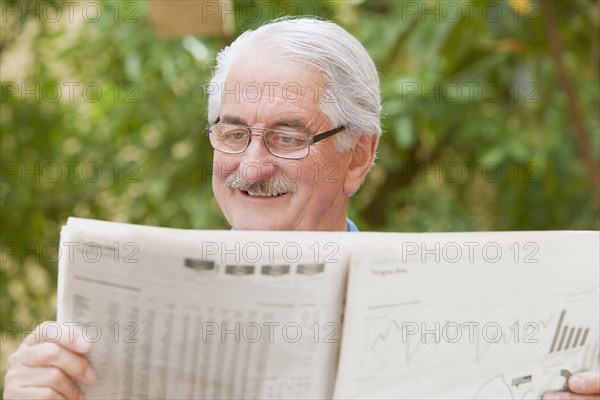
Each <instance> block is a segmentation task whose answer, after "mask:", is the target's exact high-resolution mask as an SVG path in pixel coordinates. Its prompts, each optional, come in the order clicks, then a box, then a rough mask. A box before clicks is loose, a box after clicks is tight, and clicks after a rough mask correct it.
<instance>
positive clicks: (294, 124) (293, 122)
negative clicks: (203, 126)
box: [217, 114, 307, 132]
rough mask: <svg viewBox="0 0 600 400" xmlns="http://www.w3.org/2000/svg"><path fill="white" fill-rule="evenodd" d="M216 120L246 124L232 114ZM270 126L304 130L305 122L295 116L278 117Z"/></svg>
mask: <svg viewBox="0 0 600 400" xmlns="http://www.w3.org/2000/svg"><path fill="white" fill-rule="evenodd" d="M217 122H222V123H224V124H233V125H243V126H248V123H247V122H246V121H245V120H244V119H242V118H239V117H236V116H234V115H228V114H226V115H223V116H222V117H220V118H219V119H218V120H217ZM269 127H270V128H274V127H285V128H295V129H299V130H301V131H302V132H306V131H307V129H306V124H305V123H304V122H303V121H301V120H299V119H296V118H291V119H279V120H276V121H274V122H272V123H270V124H269Z"/></svg>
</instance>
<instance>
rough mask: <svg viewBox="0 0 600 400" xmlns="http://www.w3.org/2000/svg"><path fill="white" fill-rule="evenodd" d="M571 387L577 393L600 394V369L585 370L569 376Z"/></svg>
mask: <svg viewBox="0 0 600 400" xmlns="http://www.w3.org/2000/svg"><path fill="white" fill-rule="evenodd" d="M569 389H570V390H571V391H573V392H575V393H581V394H595V395H600V371H585V372H579V373H577V374H573V375H572V376H571V377H570V378H569Z"/></svg>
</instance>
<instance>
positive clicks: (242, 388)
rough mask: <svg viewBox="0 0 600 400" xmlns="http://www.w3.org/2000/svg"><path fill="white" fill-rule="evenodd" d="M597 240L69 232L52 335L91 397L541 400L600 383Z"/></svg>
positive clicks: (129, 228) (95, 225) (103, 226)
mask: <svg viewBox="0 0 600 400" xmlns="http://www.w3.org/2000/svg"><path fill="white" fill-rule="evenodd" d="M598 239H599V232H502V233H483V234H482V233H445V234H395V233H358V234H357V233H345V232H344V233H333V232H321V233H318V232H248V231H245V232H237V231H191V230H176V229H167V228H156V227H146V226H135V225H127V224H119V223H109V222H102V221H93V220H85V219H77V218H70V219H69V221H68V223H67V225H66V226H65V227H63V230H62V232H61V258H60V265H59V301H58V303H59V305H58V318H57V319H58V321H59V323H63V324H66V325H69V326H79V327H80V328H82V329H83V332H84V336H85V338H86V339H87V340H90V341H92V342H94V344H93V347H92V351H91V353H90V354H89V360H90V362H91V364H92V365H93V367H94V369H95V371H96V373H97V376H98V379H97V382H96V383H94V384H93V385H90V386H86V387H83V388H82V389H83V390H84V391H85V393H86V396H87V397H88V398H111V399H117V398H123V399H135V398H140V399H141V398H143V399H149V398H161V399H163V398H179V399H181V398H186V399H192V398H197V399H275V398H277V399H306V398H310V399H325V398H340V399H341V398H390V399H391V398H395V399H396V398H449V397H452V398H458V397H460V398H473V399H476V398H508V399H510V398H515V399H516V398H519V399H520V398H539V396H540V394H541V393H543V392H545V391H547V390H550V389H554V390H556V389H561V388H562V387H563V386H564V384H565V382H566V379H567V378H568V375H569V374H571V373H574V372H577V371H580V370H584V369H595V368H598V362H599V349H598V343H599V338H598V336H599V321H598V315H599V314H600V313H599V312H598V311H599V309H598V308H599V306H598V295H599V294H598V282H599V280H598V269H599V268H598V265H599V264H600V261H599V260H598V254H599V249H598V246H599V245H598V243H599V240H598ZM459 254H460V256H459ZM342 323H343V325H342ZM459 334H460V337H459Z"/></svg>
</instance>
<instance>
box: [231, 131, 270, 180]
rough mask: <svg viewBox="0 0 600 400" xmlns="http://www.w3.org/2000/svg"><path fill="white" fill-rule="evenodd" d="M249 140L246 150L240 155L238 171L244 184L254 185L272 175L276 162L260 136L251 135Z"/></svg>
mask: <svg viewBox="0 0 600 400" xmlns="http://www.w3.org/2000/svg"><path fill="white" fill-rule="evenodd" d="M250 139H251V140H250V144H248V148H247V149H246V151H245V152H243V153H242V155H241V156H242V158H241V160H240V165H239V169H240V174H241V175H242V178H243V179H244V180H245V181H246V182H250V183H255V182H257V181H259V180H261V179H263V178H266V177H269V176H271V175H273V174H274V173H275V168H276V165H277V163H278V160H277V157H275V156H274V155H272V154H271V153H270V152H269V150H268V149H267V147H266V146H265V141H264V139H263V137H262V135H258V134H252V136H251V137H250Z"/></svg>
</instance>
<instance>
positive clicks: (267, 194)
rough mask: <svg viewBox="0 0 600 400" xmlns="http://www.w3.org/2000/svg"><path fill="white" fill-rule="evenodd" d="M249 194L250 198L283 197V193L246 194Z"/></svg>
mask: <svg viewBox="0 0 600 400" xmlns="http://www.w3.org/2000/svg"><path fill="white" fill-rule="evenodd" d="M246 193H247V194H249V195H250V196H257V197H277V196H281V195H282V194H283V193H272V194H269V193H258V192H250V191H248V192H246Z"/></svg>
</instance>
